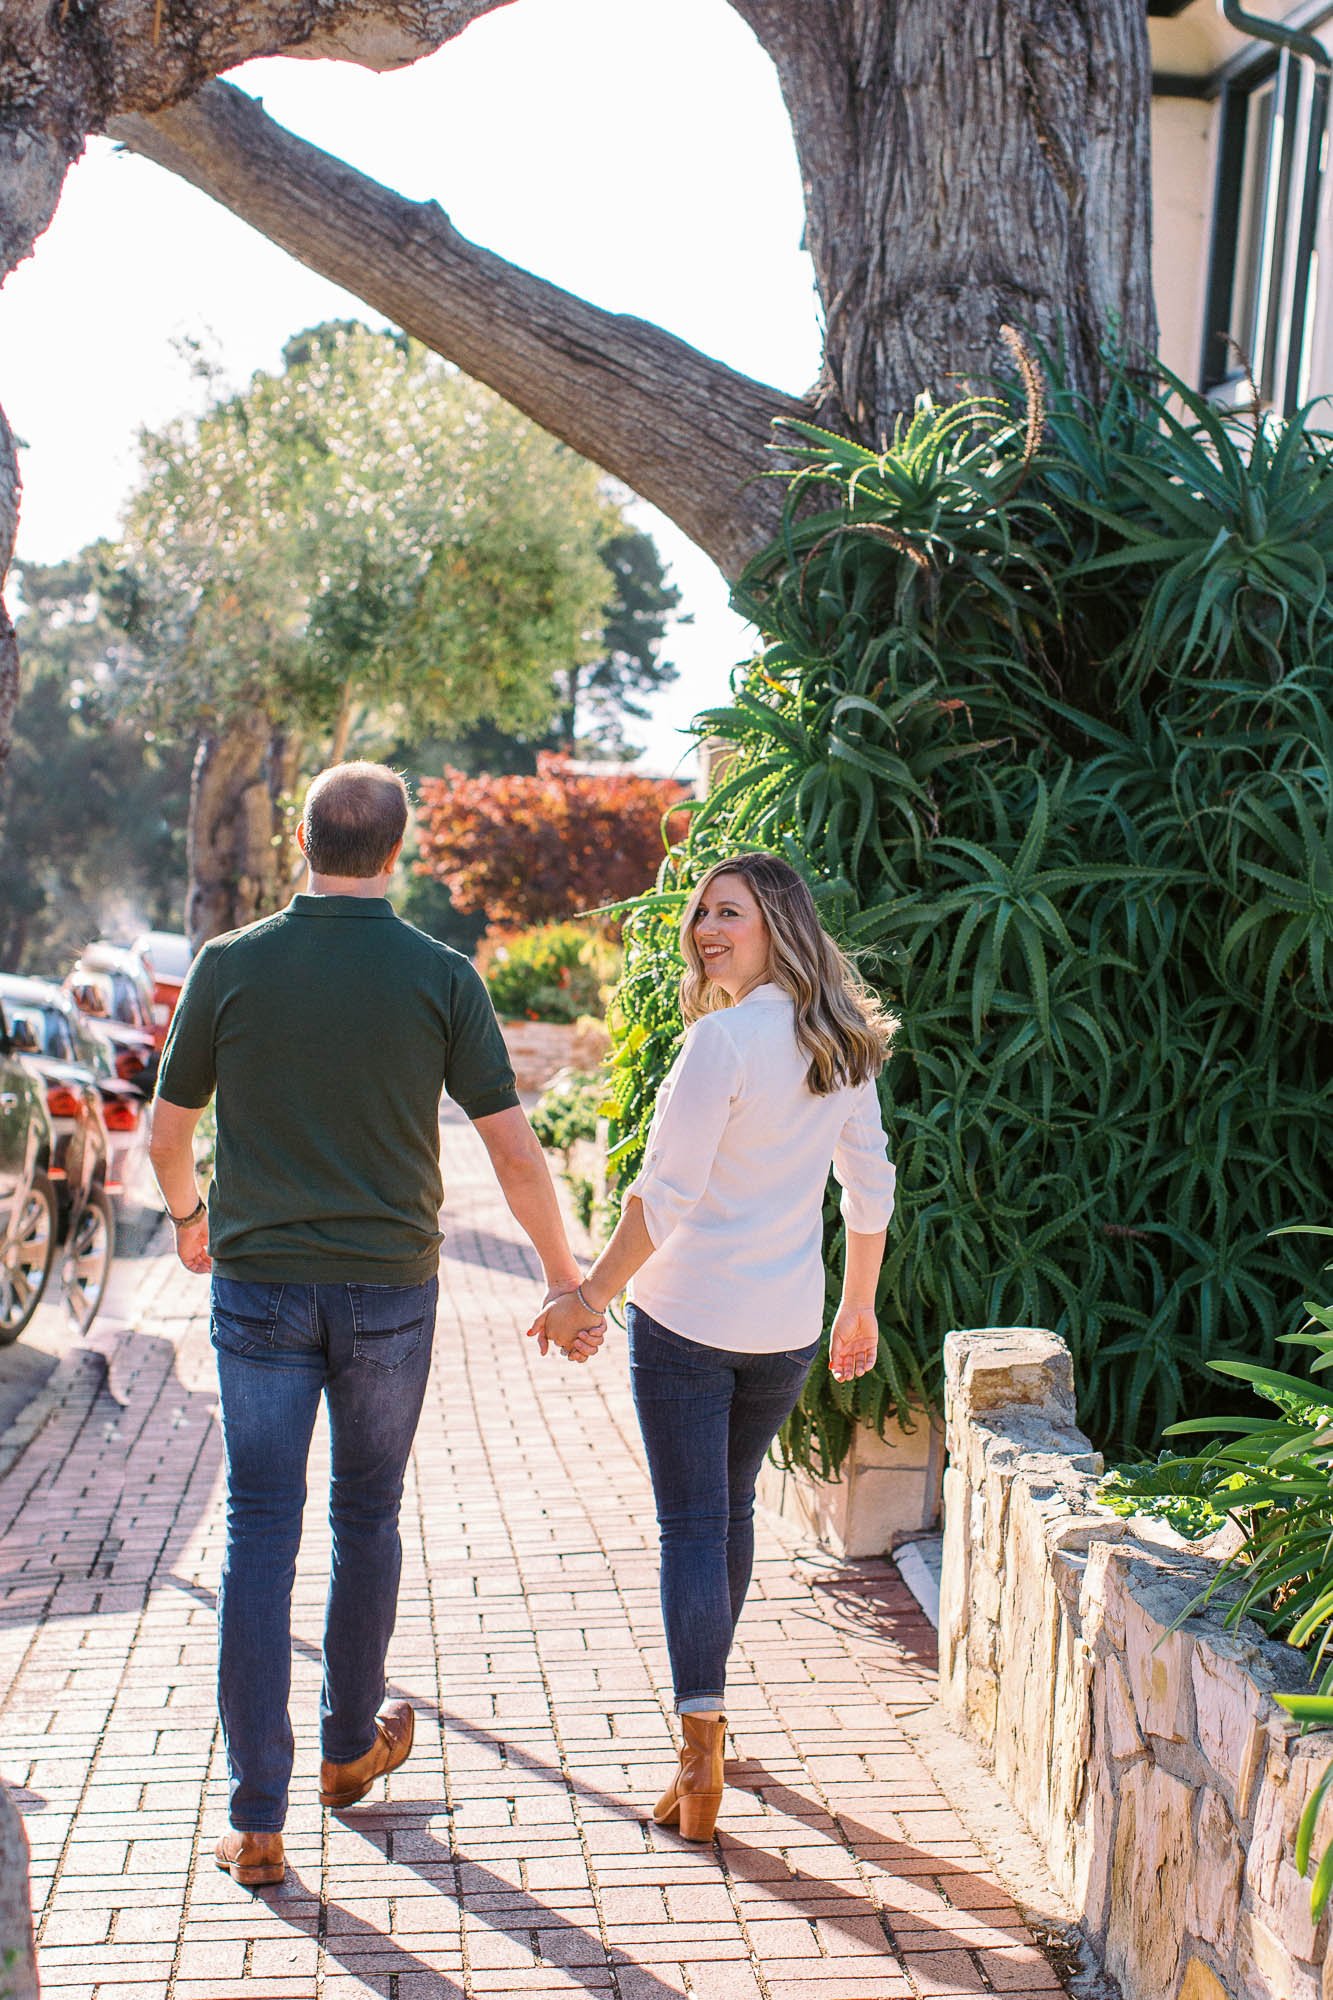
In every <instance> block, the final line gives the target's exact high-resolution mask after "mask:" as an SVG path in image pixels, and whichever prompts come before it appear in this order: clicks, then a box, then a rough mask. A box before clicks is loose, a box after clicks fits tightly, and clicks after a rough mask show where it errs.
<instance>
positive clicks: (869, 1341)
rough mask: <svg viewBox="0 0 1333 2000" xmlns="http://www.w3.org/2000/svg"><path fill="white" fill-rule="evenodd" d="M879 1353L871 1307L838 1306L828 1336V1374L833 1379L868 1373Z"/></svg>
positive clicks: (843, 1378)
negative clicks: (831, 1329) (831, 1330)
mask: <svg viewBox="0 0 1333 2000" xmlns="http://www.w3.org/2000/svg"><path fill="white" fill-rule="evenodd" d="M878 1353H879V1326H878V1323H877V1321H876V1319H875V1308H874V1307H873V1306H848V1305H842V1306H839V1307H838V1316H837V1318H836V1319H835V1320H834V1322H833V1332H832V1334H831V1335H830V1337H829V1373H830V1374H831V1375H832V1377H833V1379H834V1381H835V1382H854V1381H855V1380H856V1378H857V1376H858V1375H868V1374H869V1373H870V1370H871V1369H872V1368H873V1367H874V1365H875V1357H876V1355H877V1354H878Z"/></svg>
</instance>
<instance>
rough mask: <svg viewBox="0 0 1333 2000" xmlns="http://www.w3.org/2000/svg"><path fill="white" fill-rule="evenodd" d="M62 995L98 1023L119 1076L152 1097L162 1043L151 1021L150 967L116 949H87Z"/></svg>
mask: <svg viewBox="0 0 1333 2000" xmlns="http://www.w3.org/2000/svg"><path fill="white" fill-rule="evenodd" d="M115 961H120V963H116V962H115ZM65 991H66V992H67V993H68V994H69V996H70V998H71V999H72V1000H73V1002H74V1004H75V1006H76V1007H77V1008H78V1010H79V1012H80V1013H81V1014H83V1015H84V1016H85V1017H86V1018H87V1019H88V1020H90V1021H94V1022H96V1024H97V1026H98V1027H99V1028H100V1029H101V1030H102V1031H103V1033H104V1034H105V1035H106V1036H107V1037H108V1039H109V1040H110V1041H111V1043H112V1045H113V1047H114V1049H115V1062H116V1074H117V1076H119V1077H121V1078H122V1079H123V1081H124V1082H126V1083H132V1084H133V1085H134V1086H135V1088H136V1089H137V1090H138V1091H140V1093H141V1094H142V1095H143V1096H144V1097H151V1096H152V1094H153V1085H154V1083H155V1082H156V1080H157V1058H158V1051H159V1049H160V1047H161V1042H159V1040H158V1037H157V1032H156V1027H155V1024H154V1021H153V982H152V978H151V976H150V974H149V972H148V968H147V967H146V966H145V965H144V964H143V963H142V961H141V960H139V959H137V958H134V957H133V955H132V954H131V953H130V952H127V951H122V950H121V949H120V948H119V947H118V946H115V945H90V946H89V947H88V948H87V950H85V951H84V952H82V953H81V954H80V956H79V960H78V963H77V964H76V965H75V966H74V968H73V970H72V971H71V972H70V973H69V975H68V976H67V978H66V980H65ZM162 1040H163V1041H165V1040H166V1033H165V1030H164V1031H163V1035H162Z"/></svg>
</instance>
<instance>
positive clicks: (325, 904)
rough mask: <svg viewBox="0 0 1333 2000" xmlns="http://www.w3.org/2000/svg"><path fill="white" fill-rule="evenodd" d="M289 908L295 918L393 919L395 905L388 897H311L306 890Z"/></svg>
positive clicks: (294, 897)
mask: <svg viewBox="0 0 1333 2000" xmlns="http://www.w3.org/2000/svg"><path fill="white" fill-rule="evenodd" d="M287 908H288V910H289V912H290V913H291V915H292V916H294V917H391V916H392V915H393V914H394V909H393V904H392V903H391V902H390V901H389V899H388V897H387V896H311V895H308V894H307V893H306V892H305V891H304V890H302V891H300V893H298V894H297V895H295V896H293V897H292V900H291V902H290V903H288V905H287Z"/></svg>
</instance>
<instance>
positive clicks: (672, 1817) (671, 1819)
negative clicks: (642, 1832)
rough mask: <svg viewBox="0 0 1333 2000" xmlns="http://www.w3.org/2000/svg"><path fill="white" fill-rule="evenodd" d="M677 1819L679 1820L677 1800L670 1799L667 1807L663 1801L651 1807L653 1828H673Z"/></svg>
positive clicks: (678, 1801) (678, 1802) (660, 1800)
mask: <svg viewBox="0 0 1333 2000" xmlns="http://www.w3.org/2000/svg"><path fill="white" fill-rule="evenodd" d="M679 1819H680V1800H679V1799H672V1801H671V1803H670V1804H669V1805H668V1804H667V1802H666V1800H665V1799H659V1800H658V1802H657V1804H656V1805H655V1806H654V1807H653V1824H654V1826H675V1825H676V1823H677V1821H678V1820H679Z"/></svg>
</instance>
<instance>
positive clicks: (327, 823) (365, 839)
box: [301, 763, 408, 877]
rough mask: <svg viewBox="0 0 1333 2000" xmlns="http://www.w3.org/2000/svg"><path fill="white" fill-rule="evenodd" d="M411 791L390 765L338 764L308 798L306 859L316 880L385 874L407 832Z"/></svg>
mask: <svg viewBox="0 0 1333 2000" xmlns="http://www.w3.org/2000/svg"><path fill="white" fill-rule="evenodd" d="M407 810H408V805H407V786H406V785H405V784H404V783H403V781H402V779H401V778H400V777H399V775H398V773H397V772H396V771H391V770H390V769H389V768H388V766H387V764H363V763H357V764H335V765H333V766H332V768H331V769H330V770H327V771H321V772H320V774H319V776H318V777H317V778H316V779H315V780H314V781H313V783H312V784H311V787H310V790H309V791H308V792H307V793H306V795H305V811H304V812H303V813H302V815H301V820H302V824H303V825H304V827H305V854H306V860H307V861H308V862H309V863H310V866H311V869H312V871H313V872H314V873H315V874H316V875H357V876H361V877H366V876H369V875H382V874H383V873H384V869H385V866H386V864H387V862H388V859H389V856H390V854H391V853H392V852H393V849H394V848H395V847H396V846H397V845H398V842H399V841H400V840H401V839H402V837H403V834H404V832H405V831H406V829H407Z"/></svg>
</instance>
